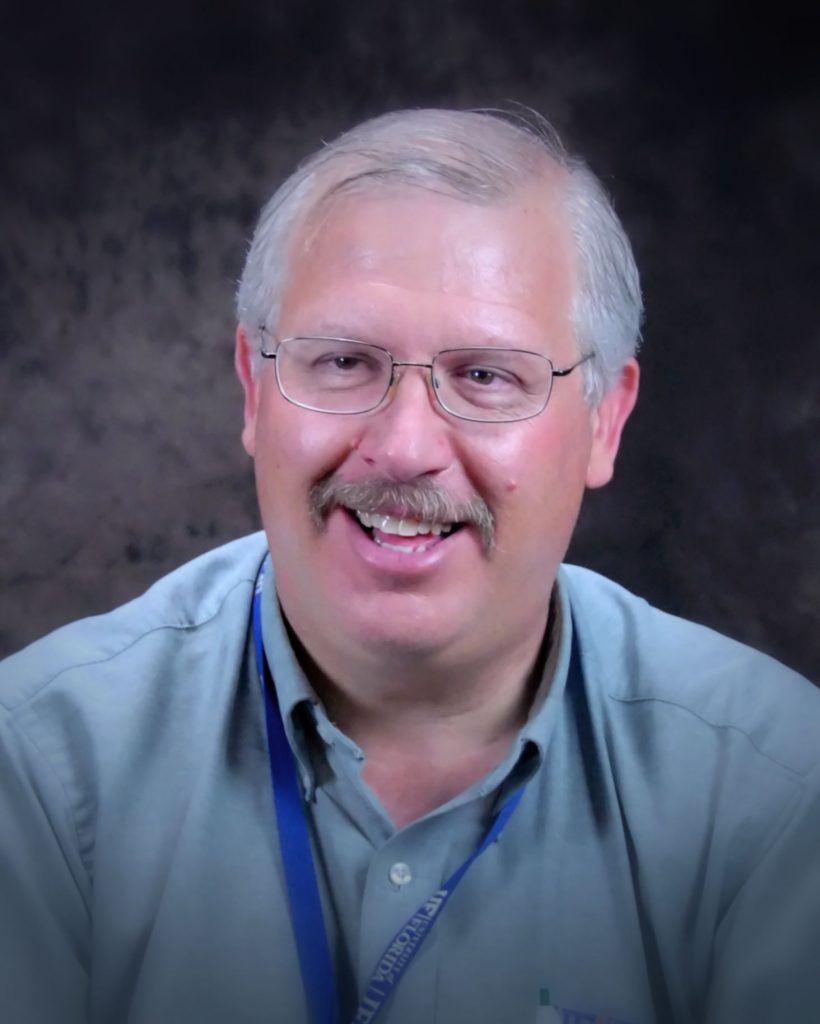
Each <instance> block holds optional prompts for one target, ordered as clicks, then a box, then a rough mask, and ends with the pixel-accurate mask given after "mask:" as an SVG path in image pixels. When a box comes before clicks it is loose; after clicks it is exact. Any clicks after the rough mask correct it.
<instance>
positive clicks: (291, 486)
mask: <svg viewBox="0 0 820 1024" xmlns="http://www.w3.org/2000/svg"><path fill="white" fill-rule="evenodd" d="M540 191H541V192H544V191H545V190H544V189H543V188H542V189H540ZM549 195H550V193H549V191H548V190H547V198H545V197H544V196H543V195H537V194H536V193H535V192H532V193H522V194H521V195H519V196H518V197H517V198H516V199H514V200H509V201H508V202H506V203H504V204H498V205H486V206H480V205H474V204H470V203H467V202H463V201H459V200H456V199H451V198H445V197H439V196H435V195H433V194H430V193H427V192H423V191H421V190H410V189H406V190H403V191H402V192H400V193H397V194H389V195H385V194H378V195H375V196H369V197H363V196H351V197H347V198H343V199H339V200H336V201H334V202H333V203H332V204H330V205H329V206H327V207H326V208H325V209H324V210H323V211H322V213H321V215H319V217H318V219H315V220H314V222H312V223H311V225H310V230H309V231H307V232H303V239H302V240H301V241H298V242H297V243H296V244H295V245H294V247H293V250H292V252H291V263H290V276H289V280H288V283H287V286H286V290H285V294H284V296H283V302H282V307H281V316H280V320H279V323H278V325H276V333H277V336H278V337H279V338H284V337H289V336H295V335H331V336H336V337H346V338H355V339H359V340H361V341H366V342H371V343H375V344H379V345H381V346H384V347H385V348H387V349H389V350H390V351H391V352H392V353H393V355H394V357H395V358H396V359H397V360H407V361H413V362H424V363H429V362H430V361H431V359H432V357H433V356H434V355H435V354H436V353H437V352H438V351H440V350H441V349H446V348H456V347H483V346H500V347H509V348H518V349H527V350H531V351H533V352H540V353H543V354H544V355H546V356H548V357H549V358H550V359H551V360H552V362H553V364H554V365H555V366H556V367H564V366H568V365H569V364H570V363H572V362H574V361H576V360H577V358H578V356H579V352H578V349H577V346H576V344H575V342H574V339H573V334H572V330H571V326H570V322H569V311H570V302H571V297H572V293H573V288H574V285H575V273H576V268H575V263H574V256H573V248H572V244H571V241H570V236H569V231H568V225H567V224H566V221H565V217H564V214H563V212H562V210H561V208H560V197H561V189H560V184H558V183H556V188H555V190H554V194H553V198H552V199H550V198H549ZM305 239H306V240H305ZM257 344H258V339H256V338H253V337H246V336H245V334H244V332H243V331H242V329H241V328H240V330H239V332H238V346H237V365H238V368H239V373H240V377H241V379H242V381H243V384H244V387H245V391H246V406H245V430H244V433H243V441H244V444H245V447H246V448H247V450H248V452H249V453H250V454H251V455H252V456H253V457H254V459H255V466H256V479H257V487H258V492H259V501H260V506H261V510H262V519H263V522H264V526H265V530H266V533H267V536H268V540H269V544H270V549H271V553H272V556H273V562H274V565H275V568H276V580H277V590H278V594H279V598H280V601H281V603H282V606H283V609H284V611H285V614H286V616H287V618H288V620H289V621H290V623H291V626H292V627H293V628H294V629H295V631H296V633H297V635H298V636H299V637H300V638H301V639H302V641H303V642H304V643H305V644H306V646H307V647H308V649H309V650H310V649H311V647H312V640H313V639H314V638H316V639H317V640H318V639H319V638H322V639H323V641H324V642H327V641H328V640H329V641H330V642H331V646H332V645H336V646H338V647H340V648H345V649H349V650H354V649H358V650H366V651H372V652H376V653H382V654H391V655H392V654H397V655H400V656H403V655H406V654H408V653H410V652H412V651H415V652H417V653H419V654H421V653H424V654H426V655H427V656H430V655H433V656H436V655H440V656H442V657H445V658H450V657H452V658H453V659H454V663H455V662H456V661H457V660H458V659H459V658H462V660H463V659H469V658H470V657H473V656H475V657H479V656H482V652H485V651H487V650H490V649H491V648H492V647H493V645H495V646H498V645H502V646H503V645H509V644H515V643H516V642H517V641H518V640H519V639H523V638H524V637H525V636H531V635H533V631H542V630H543V628H544V624H545V621H546V615H547V607H548V602H549V596H550V590H551V586H552V583H553V581H554V578H555V574H556V571H557V568H558V565H559V563H560V561H561V559H562V558H563V556H564V553H565V551H566V548H567V545H568V543H569V539H570V535H571V533H572V529H573V526H574V524H575V520H576V517H577V514H578V509H579V506H580V502H581V497H582V494H583V490H584V487H585V485H590V486H597V485H599V484H601V483H605V482H606V481H607V480H608V479H609V476H610V474H611V469H612V462H613V460H614V456H615V453H616V450H617V445H618V439H619V436H620V428H621V426H622V423H623V421H624V420H625V418H626V416H627V415H628V413H629V411H630V409H631V407H632V402H633V400H634V392H635V385H636V368H634V367H631V366H630V367H629V368H627V372H626V373H625V375H624V378H623V380H622V382H621V384H619V385H618V386H616V388H615V389H614V391H613V392H612V393H611V395H610V396H609V397H608V398H607V399H606V400H605V402H604V403H603V405H602V407H601V408H600V409H599V410H598V411H597V412H596V413H591V411H590V410H589V408H588V406H587V405H586V404H585V402H584V400H583V398H582V384H583V382H582V377H581V373H580V371H576V372H575V373H573V374H572V375H571V376H569V377H566V378H563V379H558V380H556V381H555V385H554V388H553V392H552V396H551V398H550V401H549V404H548V406H547V408H546V410H545V411H544V412H543V413H542V414H541V415H539V416H537V417H535V418H534V419H530V420H525V421H522V422H513V423H474V422H468V421H465V420H459V419H455V418H453V417H452V416H450V415H448V414H447V413H446V412H444V410H443V409H441V408H440V407H439V406H438V405H437V404H436V402H435V400H434V398H433V396H432V394H431V390H430V376H429V372H428V371H427V370H423V369H418V368H405V369H403V370H399V371H398V373H399V374H400V383H399V384H398V386H397V387H396V388H395V389H394V390H393V391H392V392H391V394H390V396H389V399H388V402H387V404H385V405H382V406H381V407H380V408H379V409H377V410H375V411H373V412H369V413H364V414H361V415H352V416H351V415H347V416H338V415H328V414H323V413H317V412H313V411H309V410H306V409H302V408H299V407H297V406H294V405H292V404H291V403H289V402H287V401H286V400H285V399H284V398H283V397H282V395H281V394H280V393H279V390H278V388H277V385H276V381H275V376H274V367H273V362H272V361H265V363H264V365H263V366H262V368H261V370H260V371H259V374H258V376H257V377H256V378H252V376H251V374H250V369H249V355H248V348H253V347H254V346H256V345H257ZM607 403H609V405H607ZM329 476H331V477H332V478H333V479H335V480H338V481H341V482H346V483H351V482H352V483H356V482H361V481H371V480H374V479H379V480H387V481H392V482H398V483H414V482H417V481H431V482H433V483H435V484H436V485H437V486H438V487H439V488H441V489H443V491H445V492H446V493H447V494H448V495H449V496H451V497H453V498H454V499H456V500H457V501H467V500H470V499H471V498H474V497H475V496H479V497H480V498H481V499H483V500H484V501H485V502H486V504H487V505H488V506H489V509H490V510H491V512H492V514H493V516H494V519H495V546H494V547H493V548H492V550H490V551H488V550H487V549H486V547H485V546H484V545H482V542H481V537H480V534H479V531H478V530H477V529H476V527H475V526H472V525H468V526H465V527H463V528H461V529H457V530H454V531H453V532H451V533H449V534H443V535H442V536H441V537H439V538H435V537H426V538H415V539H413V540H412V541H411V542H409V543H408V544H399V545H398V546H399V547H402V546H409V547H412V548H413V550H412V551H409V552H406V551H400V550H395V547H396V546H395V545H393V546H391V545H389V544H379V543H377V542H376V541H375V540H374V539H373V534H372V533H371V532H370V531H368V530H366V529H365V528H364V527H363V526H362V524H361V523H360V522H359V521H358V520H357V518H356V517H355V515H353V514H352V513H351V512H350V511H349V510H347V509H345V508H342V507H334V508H332V510H331V511H330V512H329V513H328V515H327V517H326V519H325V520H324V523H323V525H321V526H317V524H316V523H315V522H314V521H313V520H312V519H311V517H310V514H309V495H310V493H311V489H312V488H313V487H314V485H316V484H317V482H319V481H322V480H324V479H326V478H327V477H329ZM383 511H384V513H385V514H388V515H394V516H397V515H398V514H399V513H400V512H401V510H400V509H396V508H392V507H385V508H384V509H383ZM382 539H384V538H382ZM313 645H315V644H313Z"/></svg>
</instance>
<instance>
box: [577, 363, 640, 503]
mask: <svg viewBox="0 0 820 1024" xmlns="http://www.w3.org/2000/svg"><path fill="white" fill-rule="evenodd" d="M639 380H640V369H639V367H638V363H637V362H636V360H634V359H629V360H628V361H627V362H626V363H625V365H624V367H623V369H622V370H621V373H620V376H619V377H618V379H617V381H615V383H614V384H613V385H612V387H611V388H610V389H609V391H607V393H606V394H605V395H604V397H603V398H602V399H601V402H600V404H599V405H598V407H597V409H595V410H594V411H593V413H592V449H591V451H590V456H589V463H588V464H587V487H603V486H604V484H608V483H609V481H610V480H611V479H612V474H613V472H614V470H615V456H616V455H617V454H618V448H619V447H620V444H621V433H622V431H623V429H624V424H625V423H626V421H627V420H628V419H629V414H630V413H631V412H632V410H633V409H634V408H635V402H636V401H637V400H638V382H639Z"/></svg>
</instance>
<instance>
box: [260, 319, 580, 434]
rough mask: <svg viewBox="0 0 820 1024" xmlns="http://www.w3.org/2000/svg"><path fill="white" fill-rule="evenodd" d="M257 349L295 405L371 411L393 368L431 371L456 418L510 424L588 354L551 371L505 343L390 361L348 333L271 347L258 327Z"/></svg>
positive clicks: (542, 404)
mask: <svg viewBox="0 0 820 1024" xmlns="http://www.w3.org/2000/svg"><path fill="white" fill-rule="evenodd" d="M260 332H261V335H262V338H261V345H260V350H261V354H262V356H263V357H264V358H265V359H275V360H276V383H277V384H278V386H279V390H280V391H281V393H282V396H283V397H284V398H286V399H287V400H288V401H289V402H292V403H293V405H298V406H301V408H303V409H310V410H312V411H313V412H325V413H332V414H335V415H337V416H352V415H356V414H357V413H365V412H371V411H372V410H373V409H377V408H378V407H379V406H380V405H381V404H382V402H384V400H385V399H386V398H387V395H388V393H389V391H390V389H391V388H392V387H393V385H394V384H396V383H397V382H398V379H399V375H398V374H397V373H396V369H397V368H398V367H403V366H417V367H419V368H420V369H424V370H429V371H430V378H431V381H432V384H433V394H434V395H435V398H436V401H437V402H438V404H439V405H440V406H441V408H442V409H444V410H445V412H448V413H449V414H450V415H451V416H456V417H458V418H459V419H462V420H473V421H476V422H481V423H514V422H516V421H517V420H528V419H531V418H532V417H533V416H537V415H538V414H539V413H541V412H543V411H544V409H545V408H546V405H547V402H548V401H549V397H550V394H551V392H552V382H553V380H554V378H555V377H566V376H568V375H569V374H570V373H572V371H573V370H575V369H576V368H577V367H579V366H580V365H581V364H582V363H585V362H587V360H589V359H592V358H593V356H594V353H592V352H590V353H588V354H587V355H585V356H582V357H581V358H580V359H579V360H578V361H577V362H575V363H573V364H572V366H567V367H565V368H563V369H556V368H555V367H554V366H553V364H552V362H551V361H550V360H549V359H548V358H547V357H546V356H543V355H541V354H540V353H538V352H526V351H524V350H523V349H509V348H450V349H444V350H443V351H441V352H439V353H437V354H436V355H435V356H434V357H433V360H432V362H430V363H411V362H405V361H399V360H397V359H394V358H393V356H392V354H391V353H390V352H388V351H387V349H385V348H382V347H381V346H380V345H371V344H369V343H368V342H364V341H355V340H353V339H352V338H324V337H322V338H319V337H296V338H283V339H282V340H281V341H279V342H278V344H276V346H275V347H274V348H273V350H271V349H268V348H267V347H266V344H265V335H266V334H268V331H267V329H266V328H265V327H264V326H260Z"/></svg>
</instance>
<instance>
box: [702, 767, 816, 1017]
mask: <svg viewBox="0 0 820 1024" xmlns="http://www.w3.org/2000/svg"><path fill="white" fill-rule="evenodd" d="M819 1020H820V773H818V771H817V770H815V771H814V773H813V774H812V775H809V776H807V777H806V778H804V779H803V780H802V784H801V786H800V789H799V791H798V793H797V795H796V798H795V799H794V800H793V801H791V802H790V805H789V806H788V807H786V808H784V811H783V814H782V816H781V818H780V821H779V823H778V825H777V827H776V828H775V830H774V832H773V834H770V836H769V840H768V842H767V844H766V845H765V846H764V849H762V850H761V853H760V856H759V858H758V861H757V863H756V865H755V866H754V868H753V870H752V873H751V874H750V876H749V877H748V878H747V880H746V882H745V884H744V885H743V886H742V887H741V889H740V890H739V892H738V893H737V895H736V896H735V898H734V900H733V901H732V904H731V906H730V908H729V910H728V912H727V913H726V915H725V916H724V918H723V921H722V923H721V926H720V928H719V930H718V934H717V936H716V944H715V960H714V974H713V978H712V985H711V998H710V1001H709V1012H708V1014H707V1021H708V1024H735V1022H737V1024H741V1022H742V1024H786V1022H788V1024H817V1021H819Z"/></svg>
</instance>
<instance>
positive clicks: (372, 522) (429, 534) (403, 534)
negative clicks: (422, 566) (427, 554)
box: [345, 508, 465, 554]
mask: <svg viewBox="0 0 820 1024" xmlns="http://www.w3.org/2000/svg"><path fill="white" fill-rule="evenodd" d="M345 511H346V512H347V513H348V515H349V516H350V517H351V519H352V520H353V521H354V522H355V523H357V524H358V526H359V527H360V528H361V530H362V532H363V533H365V534H366V535H367V536H368V537H369V538H370V540H371V541H373V542H374V543H375V544H378V545H379V547H383V548H388V549H389V550H390V551H399V552H402V553H404V554H418V553H419V552H422V551H428V550H429V549H430V548H432V547H434V546H436V545H437V544H441V543H442V542H443V541H444V540H446V539H447V538H448V537H449V536H450V535H452V534H454V533H456V532H458V530H460V529H462V528H463V527H464V526H465V524H464V523H458V522H436V521H433V522H424V521H421V520H419V519H414V518H413V517H412V516H400V515H388V514H385V513H381V512H365V511H363V510H361V509H355V508H354V509H351V508H345Z"/></svg>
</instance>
